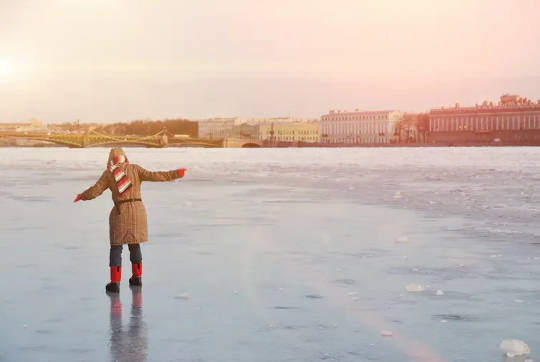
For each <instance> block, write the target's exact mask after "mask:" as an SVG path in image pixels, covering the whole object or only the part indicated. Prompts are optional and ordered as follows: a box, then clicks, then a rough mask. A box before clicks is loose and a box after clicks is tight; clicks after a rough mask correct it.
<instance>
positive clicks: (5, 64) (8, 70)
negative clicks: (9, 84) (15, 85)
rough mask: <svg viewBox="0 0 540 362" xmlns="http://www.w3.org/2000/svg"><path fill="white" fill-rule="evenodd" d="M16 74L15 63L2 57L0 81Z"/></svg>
mask: <svg viewBox="0 0 540 362" xmlns="http://www.w3.org/2000/svg"><path fill="white" fill-rule="evenodd" d="M14 75H15V67H14V66H13V63H11V62H9V61H7V60H3V59H0V81H1V80H7V79H9V78H11V77H13V76H14Z"/></svg>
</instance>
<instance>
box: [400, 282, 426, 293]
mask: <svg viewBox="0 0 540 362" xmlns="http://www.w3.org/2000/svg"><path fill="white" fill-rule="evenodd" d="M405 290H406V291H408V292H411V293H416V292H423V291H424V290H425V288H424V286H422V285H421V284H414V283H411V284H407V285H406V286H405Z"/></svg>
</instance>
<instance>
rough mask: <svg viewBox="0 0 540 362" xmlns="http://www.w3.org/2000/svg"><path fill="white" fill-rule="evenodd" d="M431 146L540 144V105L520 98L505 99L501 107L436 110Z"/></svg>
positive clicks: (431, 117) (431, 120) (431, 123)
mask: <svg viewBox="0 0 540 362" xmlns="http://www.w3.org/2000/svg"><path fill="white" fill-rule="evenodd" d="M428 139H429V142H430V143H440V144H450V145H452V144H475V143H480V144H483V143H517V144H519V143H523V144H536V143H540V101H537V102H536V103H534V102H532V101H530V100H528V99H526V98H521V97H519V96H517V95H508V94H505V95H503V96H501V98H500V101H499V103H498V104H497V105H494V104H493V103H491V102H490V103H488V102H483V103H482V104H481V105H475V106H474V107H460V106H459V104H456V106H455V107H451V108H444V107H442V108H440V109H432V110H431V111H430V113H429V136H428Z"/></svg>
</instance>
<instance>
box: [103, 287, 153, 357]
mask: <svg viewBox="0 0 540 362" xmlns="http://www.w3.org/2000/svg"><path fill="white" fill-rule="evenodd" d="M130 289H131V314H130V318H129V324H128V328H127V330H124V328H123V326H122V303H121V302H120V295H119V294H118V293H107V295H108V296H109V298H110V301H111V314H110V320H111V360H112V361H135V362H143V361H146V355H147V349H148V340H147V336H146V325H145V323H144V319H143V310H142V288H141V287H130Z"/></svg>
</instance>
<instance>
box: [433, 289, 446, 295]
mask: <svg viewBox="0 0 540 362" xmlns="http://www.w3.org/2000/svg"><path fill="white" fill-rule="evenodd" d="M435 295H444V292H443V291H442V290H440V289H438V290H437V291H436V292H435Z"/></svg>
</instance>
